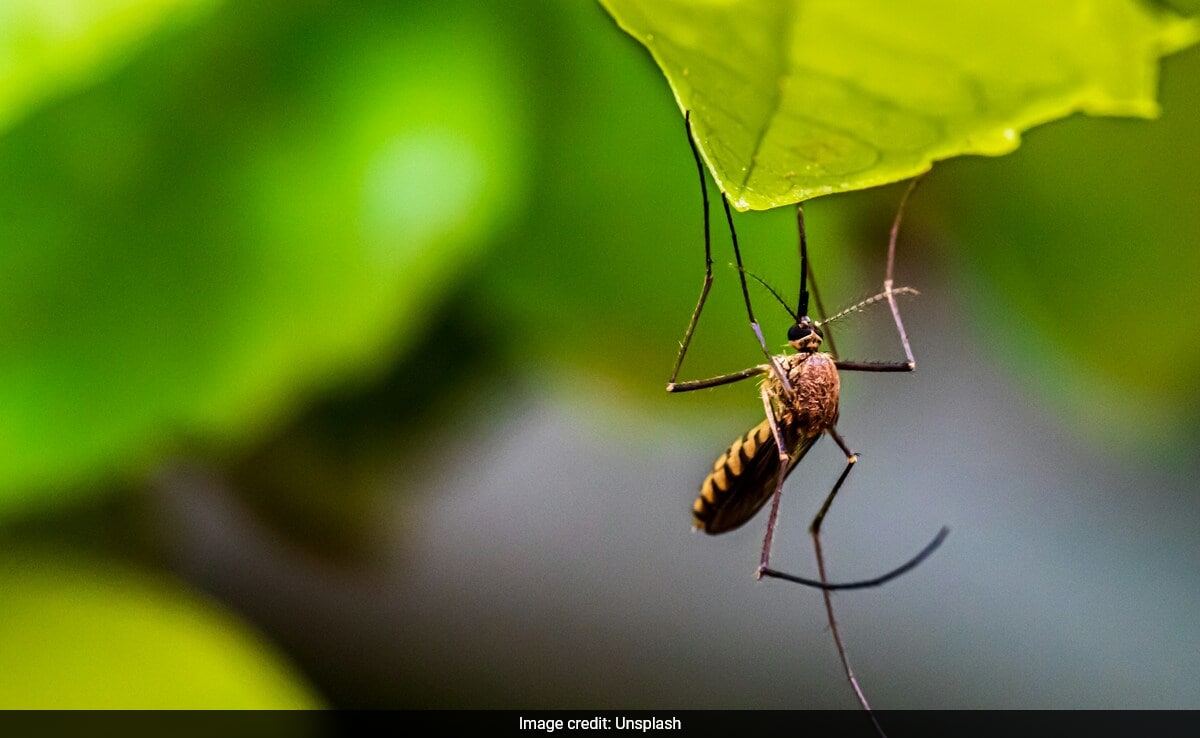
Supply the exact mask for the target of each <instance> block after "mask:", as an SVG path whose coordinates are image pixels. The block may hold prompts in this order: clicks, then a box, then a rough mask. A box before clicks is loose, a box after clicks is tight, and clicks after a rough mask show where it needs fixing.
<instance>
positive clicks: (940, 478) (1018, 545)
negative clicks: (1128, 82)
mask: <svg viewBox="0 0 1200 738" xmlns="http://www.w3.org/2000/svg"><path fill="white" fill-rule="evenodd" d="M118 5H120V4H118ZM124 5H125V6H127V8H126V9H125V10H123V11H122V13H116V14H114V15H113V18H115V19H116V20H111V21H110V22H109V23H108V24H107V25H106V24H101V26H100V27H99V28H100V30H95V29H93V32H89V33H87V34H80V33H78V27H77V25H73V23H77V21H78V18H73V17H72V16H71V15H70V13H68V12H67V10H65V9H63V8H60V9H59V10H60V11H61V12H59V13H58V14H57V15H55V14H45V13H37V12H31V11H28V7H32V4H31V5H28V6H27V7H26V8H25V10H22V4H21V3H14V4H13V5H12V6H10V7H9V8H7V15H0V18H3V21H4V22H3V23H0V40H2V41H3V45H2V46H0V48H3V49H4V50H5V54H6V55H7V56H4V55H0V62H3V64H0V70H4V69H5V65H7V70H8V71H6V72H4V75H0V93H2V94H0V102H2V103H4V111H3V115H0V125H3V126H4V127H3V128H0V591H3V592H4V593H5V594H4V596H3V597H0V643H3V644H4V645H3V648H0V705H3V706H5V707H56V706H57V707H62V706H73V707H87V706H114V707H117V706H127V707H188V706H204V707H241V706H250V707H279V706H321V705H324V706H335V707H366V706H371V707H447V708H479V707H521V708H548V707H577V708H710V707H716V708H809V707H839V708H844V707H852V706H853V705H854V700H853V695H852V693H851V691H850V689H849V687H848V686H847V685H846V684H845V683H844V681H843V680H842V678H841V676H840V668H839V665H838V662H837V657H836V653H835V651H834V646H833V643H832V639H831V638H830V634H829V632H828V626H827V624H826V621H825V617H824V612H823V606H822V602H821V597H820V596H819V594H818V593H816V592H814V591H811V590H806V589H801V588H797V587H794V586H790V585H787V584H782V583H779V582H757V581H755V579H754V577H753V571H754V568H755V565H756V563H757V556H758V551H759V547H760V545H761V533H762V525H763V524H764V523H763V521H755V522H752V523H751V524H749V525H747V526H746V527H745V528H744V529H742V530H739V531H737V532H735V533H731V534H728V535H725V536H721V537H719V538H708V537H706V536H704V535H703V534H700V533H694V532H692V531H691V529H690V514H689V509H690V505H691V501H692V499H693V496H694V495H695V493H696V491H697V489H698V486H699V483H700V481H701V480H702V479H703V477H704V475H705V473H706V472H707V471H708V469H709V468H710V465H711V463H712V460H713V459H714V458H715V457H716V455H717V454H718V453H720V452H721V451H722V450H723V449H724V448H725V446H726V445H727V444H728V443H729V442H730V441H731V440H732V439H733V438H735V437H736V436H737V435H740V434H741V433H742V432H744V431H745V430H746V429H747V428H749V427H750V426H751V425H752V424H754V423H756V422H757V421H758V420H759V419H760V418H761V412H762V409H761V404H760V402H759V400H758V399H757V395H756V393H755V390H754V387H753V386H752V385H750V384H746V385H744V386H742V385H734V386H730V387H724V388H718V389H714V390H711V391H704V392H697V393H692V394H689V395H683V396H668V395H667V394H666V393H665V392H663V386H664V384H665V382H666V380H667V377H668V374H669V373H670V370H671V367H672V364H673V362H674V359H675V354H676V350H677V347H678V341H679V340H680V338H681V337H682V333H683V329H684V327H685V326H686V324H687V319H688V316H689V315H690V313H691V310H692V307H693V306H694V304H695V299H696V296H697V294H698V291H699V288H700V284H701V278H702V275H703V241H702V233H703V231H702V223H701V211H700V202H699V191H698V185H697V182H696V174H695V168H694V163H693V161H692V158H691V154H690V151H689V150H688V147H687V143H686V139H685V138H684V134H683V122H682V118H681V116H680V113H679V110H678V109H677V108H676V107H675V104H674V101H673V99H672V97H671V95H670V92H669V90H668V88H667V85H666V82H665V80H664V79H663V78H662V76H661V74H660V73H659V72H658V71H657V69H656V68H655V67H654V66H653V64H652V62H651V60H650V59H649V56H648V54H646V53H645V52H644V50H643V49H642V48H641V47H639V46H638V45H636V44H635V43H634V42H633V40H632V39H630V38H628V37H626V36H625V35H624V34H622V33H621V32H620V31H618V29H617V28H616V26H615V24H614V23H613V22H612V21H611V20H610V19H609V18H608V17H607V16H606V15H605V14H604V12H603V11H602V10H601V9H600V7H599V6H597V5H594V4H591V3H558V2H551V1H549V0H545V1H540V0H529V1H528V2H522V3H490V2H444V3H437V4H416V3H382V2H380V3H356V4H354V5H353V7H346V6H333V5H330V4H326V3H285V2H266V3H256V4H255V5H254V6H253V7H250V6H246V5H244V4H236V5H235V4H218V3H212V2H189V3H178V4H177V5H176V6H175V7H174V8H173V9H168V10H160V9H159V5H160V4H157V3H135V2H127V3H124ZM46 7H50V6H46ZM54 7H57V6H54ZM163 7H168V6H167V5H163ZM139 14H140V15H139ZM156 14H157V15H156ZM145 19H151V20H153V22H150V20H145ZM143 21H145V22H144V23H143ZM122 24H123V25H122ZM139 24H142V25H139ZM114 39H116V40H114ZM56 44H57V46H56ZM45 48H53V49H57V51H56V52H55V54H49V53H44V51H45ZM39 50H41V51H39ZM68 52H69V53H68ZM46 59H57V60H58V62H55V63H51V62H47V61H46ZM64 59H66V60H67V63H61V62H62V60H64ZM35 62H36V63H35ZM56 64H57V66H56ZM1161 101H1162V110H1163V114H1162V117H1161V118H1160V119H1159V120H1157V121H1135V120H1115V119H1089V118H1084V117H1075V118H1072V119H1069V120H1066V121H1062V122H1059V123H1055V124H1052V125H1048V126H1045V127H1042V128H1039V129H1036V130H1034V131H1032V132H1030V133H1029V134H1028V135H1027V136H1026V139H1025V142H1024V144H1023V145H1022V147H1021V148H1020V149H1019V150H1018V151H1017V152H1016V153H1014V154H1012V155H1009V156H1006V157H1003V158H998V159H982V158H972V159H960V160H955V161H951V162H945V163H942V164H939V165H937V166H936V167H935V168H934V170H933V172H932V173H931V174H930V175H929V176H927V178H926V180H925V181H924V182H923V184H922V185H921V187H920V189H919V190H918V191H917V194H916V195H915V197H914V199H913V201H912V203H911V207H910V210H909V211H908V213H907V215H906V223H905V227H904V230H903V233H902V237H901V245H900V254H899V258H898V265H897V271H898V275H897V276H898V279H899V280H900V281H901V282H903V283H905V284H909V285H912V286H914V287H916V288H918V289H919V290H920V291H921V295H920V297H918V298H915V299H910V300H907V301H906V302H905V303H904V305H903V309H904V312H905V317H906V321H907V323H908V326H909V330H910V334H911V337H912V341H913V346H914V350H915V352H916V355H917V361H918V371H917V372H916V373H915V374H914V375H910V376H899V375H896V376H871V375H857V376H847V377H845V378H844V380H843V382H844V383H843V405H842V421H841V423H840V426H839V428H840V430H841V432H842V434H843V435H844V436H845V437H846V438H847V439H848V440H849V442H850V443H851V445H852V446H853V447H854V448H855V449H857V450H860V451H861V452H862V460H861V463H860V464H859V465H858V467H857V468H856V470H855V472H854V474H853V475H852V476H851V478H850V481H849V482H848V484H847V486H846V487H845V488H844V492H843V493H842V495H841V496H840V497H839V499H838V501H837V503H836V505H835V506H834V508H833V511H832V512H831V514H830V517H829V518H828V519H827V521H826V526H825V531H826V533H825V541H826V547H827V557H828V561H829V565H830V569H831V575H832V576H833V577H835V578H837V579H852V578H859V577H865V576H871V575H874V574H877V573H879V572H881V571H883V570H886V569H889V568H891V567H892V566H894V565H896V564H897V563H899V562H900V561H903V560H904V559H906V558H908V557H909V556H911V555H912V554H913V553H915V552H916V551H917V550H918V549H919V548H920V547H921V546H922V545H923V544H924V543H925V542H926V541H927V540H928V539H929V538H930V537H931V536H932V535H933V534H934V533H935V532H936V530H937V529H938V527H940V526H942V525H948V526H949V527H950V528H951V535H950V538H949V539H948V541H947V542H946V544H945V545H944V546H943V547H942V549H941V550H939V551H938V552H937V553H936V555H935V556H933V557H932V558H931V559H930V560H928V561H927V562H925V563H924V564H923V565H922V566H921V567H920V568H918V569H917V570H915V571H913V572H912V573H910V574H908V575H906V576H905V577H903V578H901V579H899V580H897V581H894V582H892V583H890V584H889V585H887V586H886V587H883V588H880V589H876V590H868V591H863V592H853V593H843V594H838V595H837V596H836V598H835V607H836V608H837V613H838V616H839V620H840V623H841V626H842V629H843V636H844V638H845V639H846V641H847V644H848V648H849V651H850V656H851V659H852V661H853V663H854V665H855V667H856V670H857V672H858V675H859V678H860V680H861V681H862V683H863V685H864V688H865V689H866V691H867V694H868V696H869V697H870V698H871V700H872V702H873V703H874V704H875V705H876V706H877V707H881V708H917V707H927V708H954V707H962V708H975V707H1001V708H1018V707H1019V708H1104V707H1123V708H1198V707H1200V623H1198V622H1197V619H1196V618H1195V617H1194V613H1195V612H1196V611H1197V610H1198V609H1200V586H1198V585H1200V575H1198V574H1197V572H1198V571H1200V546H1198V545H1197V533H1196V531H1197V530H1200V499H1198V497H1197V486H1196V479H1197V478H1198V477H1200V462H1198V460H1197V456H1196V454H1195V451H1194V449H1195V448H1196V444H1197V441H1198V440H1200V433H1198V430H1200V403H1198V402H1197V400H1198V396H1200V395H1198V391H1197V389H1196V388H1197V384H1198V382H1197V380H1198V379H1200V336H1198V335H1197V332H1196V330H1195V322H1196V316H1197V315H1200V290H1197V288H1196V284H1197V276H1198V275H1200V252H1197V249H1196V248H1195V244H1197V243H1200V207H1198V205H1200V202H1198V200H1200V137H1198V136H1197V131H1198V130H1200V127H1198V123H1200V53H1198V52H1196V51H1195V50H1194V49H1193V50H1191V51H1189V52H1184V53H1182V54H1179V55H1177V56H1175V57H1171V58H1168V59H1166V60H1165V61H1164V63H1163V65H1162V89H1161ZM900 194H901V190H900V189H899V188H898V187H889V188H883V189H881V190H878V191H872V192H866V193H856V194H852V195H847V196H839V197H836V198H824V199H820V200H816V201H813V202H812V203H811V204H809V205H808V207H807V210H806V214H807V220H808V222H809V239H810V244H811V245H812V252H813V258H814V262H815V264H814V266H815V269H816V270H817V274H818V275H819V277H820V283H821V287H822V293H823V297H824V299H825V301H826V302H827V303H829V304H830V305H831V306H832V305H841V306H844V305H847V304H851V303H853V302H855V301H857V300H859V299H861V298H863V297H865V296H867V295H870V294H872V293H874V292H875V291H877V290H878V288H879V285H880V282H881V279H882V270H883V256H884V249H885V247H886V234H887V229H888V226H889V224H890V220H891V218H892V216H893V215H894V212H895V207H896V205H897V203H898V201H899V198H900ZM714 206H716V201H715V200H714ZM714 212H719V210H717V211H714ZM717 222H718V224H719V221H717ZM737 222H738V225H739V229H740V230H739V233H740V236H741V240H742V243H743V244H744V252H745V256H746V259H747V262H748V266H749V267H750V268H751V269H752V270H753V271H755V273H757V274H759V275H761V276H763V277H764V278H765V279H767V280H768V281H769V282H771V283H772V284H773V285H775V286H776V287H777V288H778V289H780V291H781V292H783V293H784V294H789V293H792V292H794V290H795V289H796V275H797V265H796V263H795V258H796V243H795V232H794V214H793V213H790V212H787V211H786V209H785V210H783V211H778V212H771V213H757V214H747V215H741V216H739V217H738V221H737ZM714 232H715V233H716V234H717V236H716V239H715V243H714V248H715V253H716V261H717V265H716V286H715V288H714V292H713V296H712V298H711V299H710V301H709V305H708V308H707V310H706V312H705V314H704V318H703V320H702V321H701V325H700V328H699V330H698V332H697V335H696V338H695V343H694V348H693V351H692V353H691V354H689V357H688V364H687V365H686V366H685V375H686V376H689V377H701V376H709V375H712V374H717V373H722V372H727V371H732V370H736V369H740V368H742V367H744V366H748V365H750V364H753V363H756V362H757V361H758V360H759V356H760V355H759V353H758V351H757V346H756V343H755V340H754V337H753V335H752V334H751V332H750V330H749V328H748V327H747V325H746V321H745V317H744V311H743V308H742V306H741V298H740V293H739V292H738V290H737V287H736V279H735V274H734V272H733V271H732V270H731V269H730V268H729V266H728V262H729V261H730V260H731V258H732V256H731V254H730V252H729V248H728V241H727V237H726V236H725V235H724V233H723V231H722V229H721V228H719V227H718V228H715V229H714ZM754 296H755V299H756V300H757V305H758V309H757V312H758V313H759V315H760V317H761V318H762V319H763V323H764V329H765V331H766V333H767V336H768V340H769V341H770V342H772V343H774V344H776V345H780V346H782V345H783V343H784V333H785V331H786V327H787V316H786V315H785V314H784V313H783V311H782V310H781V309H779V308H778V306H777V305H774V304H773V301H772V300H771V298H770V296H769V295H768V294H767V293H766V292H765V291H762V290H759V291H757V292H756V293H755V295H754ZM837 338H838V344H839V345H838V347H839V349H840V351H841V353H842V354H843V355H844V356H847V357H854V358H862V359H892V358H898V357H900V356H901V353H900V346H899V343H898V341H897V340H896V337H895V333H894V330H892V329H891V327H890V319H889V316H888V315H887V313H886V311H878V312H875V313H866V314H863V315H861V316H858V317H856V318H855V319H853V320H849V321H846V322H844V323H841V324H839V325H837ZM840 471H841V461H840V454H839V452H838V451H837V449H836V447H834V446H833V444H830V443H828V442H823V443H822V444H819V445H818V447H817V448H816V449H815V450H814V451H813V452H812V453H811V454H810V455H809V456H808V458H807V459H806V460H805V462H804V464H803V465H802V466H801V467H800V468H799V469H798V471H797V472H796V473H795V474H794V475H793V476H792V478H791V480H790V481H789V484H788V487H787V490H786V498H785V502H784V510H783V517H782V520H781V532H780V537H779V538H778V539H777V541H778V543H777V549H776V552H777V553H776V556H777V557H778V558H777V562H778V563H779V565H780V566H783V567H784V568H787V569H789V570H792V571H796V572H797V573H801V574H808V575H811V574H812V572H813V571H814V570H815V566H814V564H813V561H812V553H811V546H810V542H809V539H808V536H807V534H806V528H807V524H808V521H809V519H810V518H811V516H812V514H813V513H814V512H815V510H816V508H817V506H818V505H819V503H820V500H821V498H822V496H823V495H824V493H825V491H826V490H827V489H828V488H829V486H830V485H831V484H832V482H833V480H834V479H836V477H837V475H838V473H839V472H840Z"/></svg>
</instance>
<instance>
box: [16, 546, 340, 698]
mask: <svg viewBox="0 0 1200 738" xmlns="http://www.w3.org/2000/svg"><path fill="white" fill-rule="evenodd" d="M0 591H3V592H4V597H3V598H0V642H3V643H4V648H3V649H0V708H3V709H26V710H28V709H40V710H53V709H60V710H61V709H72V710H81V709H92V710H96V709H171V710H183V709H197V708H210V707H213V706H221V707H225V708H228V709H257V710H271V709H274V710H281V709H282V710H294V709H304V708H315V707H320V706H321V700H320V699H319V698H317V697H316V696H315V695H314V694H313V693H312V691H311V689H310V688H309V687H307V686H306V685H304V684H302V683H301V682H299V681H297V679H296V676H295V673H294V672H293V670H292V667H291V666H290V665H289V664H287V662H286V659H284V658H282V657H281V656H280V655H279V654H278V653H276V652H275V651H274V649H273V648H271V647H269V646H267V645H266V644H265V643H263V642H262V640H261V639H260V637H259V636H258V635H257V634H255V633H253V632H252V631H250V630H249V629H248V628H247V627H246V626H245V625H244V624H242V623H241V622H239V621H237V620H236V619H234V618H232V617H230V616H229V615H228V614H226V613H224V612H223V611H222V610H220V609H219V608H216V607H213V606H212V604H210V603H208V602H204V601H203V600H201V599H200V598H198V597H197V596H196V595H195V594H194V593H191V592H189V591H188V590H187V589H185V588H183V587H181V586H179V585H178V584H172V583H170V582H168V581H165V580H163V579H162V578H161V577H157V576H152V575H149V574H147V573H145V572H141V571H138V570H135V569H131V568H129V567H127V566H114V565H108V564H98V563H95V562H89V561H83V560H81V559H79V558H77V557H64V556H62V555H59V554H54V553H52V552H48V551H40V552H31V551H24V552H22V553H21V554H17V553H14V552H13V551H11V550H9V551H7V552H5V554H4V556H3V560H2V561H0Z"/></svg>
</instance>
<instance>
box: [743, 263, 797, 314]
mask: <svg viewBox="0 0 1200 738" xmlns="http://www.w3.org/2000/svg"><path fill="white" fill-rule="evenodd" d="M746 274H748V275H750V277H751V278H752V279H753V280H754V281H755V282H758V283H759V284H761V285H762V286H763V287H765V288H766V289H767V292H770V293H771V295H772V296H773V297H774V298H775V301H776V302H778V303H779V304H780V305H781V306H782V307H783V309H784V310H786V311H787V314H788V315H790V316H792V320H794V321H796V322H797V323H799V322H800V316H799V315H796V314H795V313H793V312H792V309H791V308H790V307H788V304H787V303H786V302H784V299H783V298H782V297H780V296H779V293H778V292H776V291H775V288H774V287H772V286H771V285H769V284H767V282H766V280H764V279H763V278H762V277H760V276H758V275H757V274H755V273H754V272H752V271H750V270H749V269H747V270H746Z"/></svg>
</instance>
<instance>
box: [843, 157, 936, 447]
mask: <svg viewBox="0 0 1200 738" xmlns="http://www.w3.org/2000/svg"><path fill="white" fill-rule="evenodd" d="M920 181H921V178H920V177H918V178H916V179H914V180H913V181H912V183H911V184H909V186H908V189H907V190H905V191H904V196H903V197H902V198H901V199H900V207H899V208H898V209H897V210H896V219H895V220H893V221H892V230H891V233H890V234H889V236H888V255H887V267H886V268H885V270H884V275H883V292H881V293H879V294H878V295H875V296H874V297H871V298H868V299H866V300H864V301H863V302H861V303H859V304H858V305H855V306H854V307H852V308H850V310H848V311H843V313H841V314H843V315H844V314H845V313H846V312H849V311H851V310H857V309H859V308H860V307H865V306H867V305H870V304H871V303H873V302H875V301H876V300H878V299H880V298H884V299H886V300H887V303H888V307H889V308H891V311H892V319H893V320H894V321H895V323H896V333H897V334H898V335H899V336H900V344H901V345H902V346H903V347H904V358H905V361H841V360H835V361H834V366H836V367H837V368H838V369H844V370H846V371H852V372H911V371H914V370H916V368H917V360H916V359H915V358H913V352H912V345H911V344H910V343H909V341H908V332H907V331H906V330H904V320H903V319H901V317H900V306H899V305H897V304H896V295H897V294H905V293H912V292H914V290H912V289H911V288H908V287H901V288H900V289H896V288H895V287H894V286H893V285H894V284H895V283H894V282H893V279H892V274H893V270H894V269H895V265H896V238H897V237H898V236H899V234H900V221H901V219H902V218H903V217H904V208H905V206H906V205H908V198H909V196H910V195H912V193H913V190H915V189H916V188H917V184H918V183H919V182H920ZM826 330H827V331H828V328H826ZM827 338H828V336H827ZM831 345H832V344H831ZM835 355H836V354H835ZM843 450H844V449H843Z"/></svg>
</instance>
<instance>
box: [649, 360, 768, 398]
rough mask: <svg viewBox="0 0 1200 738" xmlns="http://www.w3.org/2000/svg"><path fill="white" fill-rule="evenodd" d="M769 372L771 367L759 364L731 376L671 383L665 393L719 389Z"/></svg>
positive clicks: (723, 375) (724, 375)
mask: <svg viewBox="0 0 1200 738" xmlns="http://www.w3.org/2000/svg"><path fill="white" fill-rule="evenodd" d="M769 371H771V367H770V366H769V365H767V364H759V365H758V366H752V367H750V368H749V369H743V370H741V371H740V372H734V373H733V374H722V375H721V376H719V377H710V378H709V379H692V380H689V381H687V382H671V383H670V384H668V385H667V392H691V391H692V390H698V389H705V388H707V387H719V386H720V385H722V384H733V383H734V382H740V381H742V380H743V379H749V378H750V377H756V376H758V375H760V374H766V373H767V372H769Z"/></svg>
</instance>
